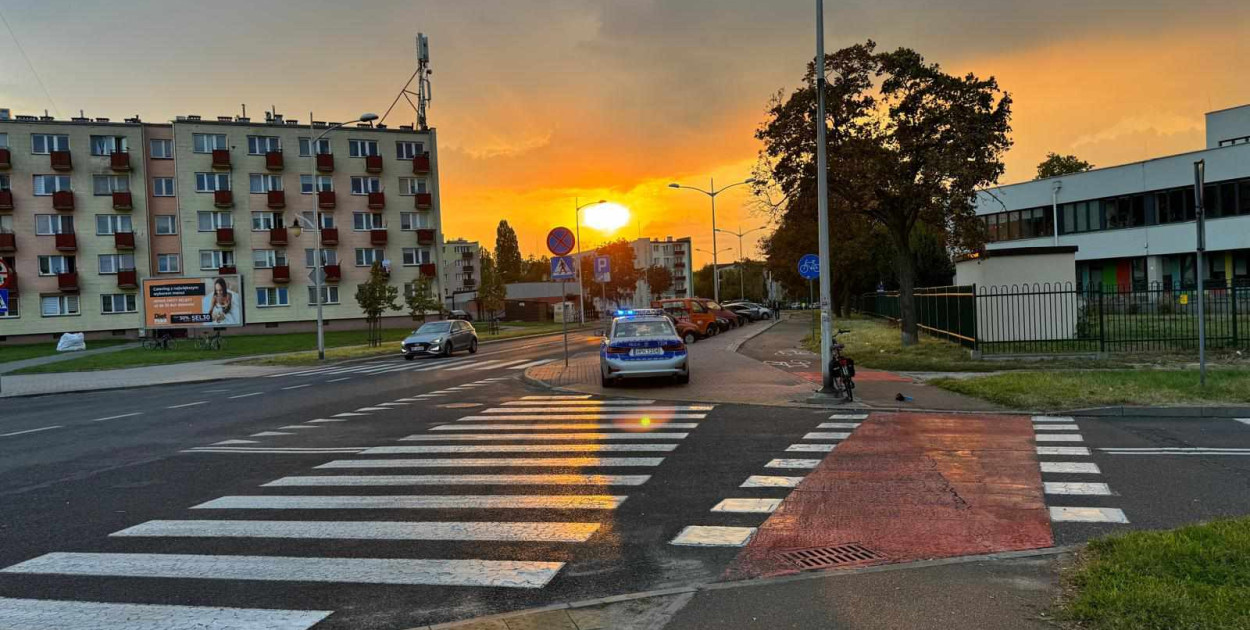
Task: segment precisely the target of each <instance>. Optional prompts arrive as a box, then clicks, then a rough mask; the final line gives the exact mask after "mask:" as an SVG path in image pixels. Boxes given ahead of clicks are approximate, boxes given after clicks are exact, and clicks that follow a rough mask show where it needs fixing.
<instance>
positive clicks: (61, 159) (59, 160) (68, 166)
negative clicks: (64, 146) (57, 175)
mask: <svg viewBox="0 0 1250 630" xmlns="http://www.w3.org/2000/svg"><path fill="white" fill-rule="evenodd" d="M48 159H49V164H50V165H51V166H52V170H54V171H71V170H73V169H74V160H73V159H72V158H71V157H70V155H69V151H53V152H51V153H49V154H48Z"/></svg>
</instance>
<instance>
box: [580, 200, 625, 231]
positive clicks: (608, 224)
mask: <svg viewBox="0 0 1250 630" xmlns="http://www.w3.org/2000/svg"><path fill="white" fill-rule="evenodd" d="M585 212H586V225H587V226H588V227H592V228H594V229H596V230H599V231H600V232H615V231H616V230H619V229H620V228H623V227H625V226H626V225H629V208H626V207H625V206H622V205H621V204H619V203H600V204H595V205H593V206H590V207H589V208H586V210H585Z"/></svg>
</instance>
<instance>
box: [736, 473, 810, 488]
mask: <svg viewBox="0 0 1250 630" xmlns="http://www.w3.org/2000/svg"><path fill="white" fill-rule="evenodd" d="M800 481H803V478H802V477H774V476H771V475H751V476H750V477H747V480H746V481H744V482H742V485H740V486H738V487H739V488H793V487H795V486H797V485H799V482H800Z"/></svg>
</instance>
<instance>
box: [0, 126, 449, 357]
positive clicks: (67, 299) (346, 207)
mask: <svg viewBox="0 0 1250 630" xmlns="http://www.w3.org/2000/svg"><path fill="white" fill-rule="evenodd" d="M309 122H311V124H309ZM335 125H337V123H335V122H329V121H305V122H304V123H303V124H301V123H300V121H298V120H286V119H284V118H283V117H282V116H281V115H274V114H267V115H266V119H265V120H264V121H263V122H253V121H252V120H250V119H248V118H244V117H229V116H222V117H217V118H216V119H212V120H208V119H203V118H201V117H199V116H193V115H189V116H178V117H177V118H176V119H175V120H174V121H172V122H170V123H163V124H150V123H143V122H140V121H139V119H137V118H133V119H127V120H126V121H124V122H121V123H113V122H110V121H108V120H105V119H99V118H96V119H85V118H76V119H72V120H69V121H58V120H53V119H50V118H48V117H34V116H17V117H13V118H12V119H9V120H4V119H0V147H2V148H0V256H3V257H4V259H5V262H6V263H9V264H8V265H7V266H8V267H9V268H10V269H11V270H13V271H15V273H14V274H10V277H9V278H7V279H6V280H5V282H4V284H5V286H7V288H9V290H10V295H15V296H16V298H17V299H15V300H13V302H14V304H13V306H14V307H15V308H11V310H10V312H9V314H8V315H7V316H2V317H3V318H2V319H0V338H4V340H6V341H14V340H20V339H21V338H23V337H29V336H31V335H51V334H59V333H62V332H86V333H89V334H90V335H92V336H99V335H107V334H112V335H132V334H135V333H136V331H137V330H138V329H139V328H140V327H141V326H142V321H143V318H142V313H141V311H142V309H143V300H142V297H141V296H140V295H139V293H140V291H139V289H140V287H141V286H142V280H143V279H144V278H149V277H151V278H161V277H168V278H177V277H208V276H217V275H231V274H238V275H239V276H240V278H241V283H242V287H241V290H240V293H241V299H242V301H243V309H244V322H245V324H246V328H283V329H287V330H300V329H304V328H307V325H308V322H311V321H312V320H314V319H315V317H316V306H317V297H318V296H317V295H315V293H316V291H315V287H314V283H313V281H312V279H311V272H312V271H313V269H314V264H313V263H314V249H315V243H314V239H315V238H316V234H317V232H316V230H314V229H312V228H313V227H314V226H315V225H316V223H315V220H314V217H315V216H319V217H320V222H321V231H320V235H321V245H322V247H323V249H322V258H323V261H324V262H323V264H324V270H325V275H326V282H325V285H324V287H323V291H322V296H321V299H322V300H323V304H324V315H325V317H326V319H327V320H329V321H331V322H334V321H335V320H346V321H349V322H354V321H357V320H360V318H361V312H360V309H359V307H358V306H357V304H356V302H355V299H354V295H355V287H356V285H357V284H358V283H360V282H363V281H365V280H367V279H368V275H369V270H370V267H371V266H372V265H373V263H374V262H377V263H379V264H381V265H382V266H383V268H384V269H385V270H387V272H388V274H389V279H390V282H391V283H392V284H394V285H396V286H398V287H400V288H401V290H405V291H406V290H409V289H410V288H411V286H412V285H413V284H414V283H415V282H417V280H418V279H419V278H422V277H426V278H430V279H431V280H432V281H433V282H434V286H435V290H437V291H439V292H440V294H441V293H442V291H441V288H440V287H439V284H440V274H439V272H438V267H439V259H440V258H441V256H440V253H441V251H442V247H441V240H442V237H441V229H440V225H441V220H440V212H439V199H438V184H437V182H438V157H437V149H436V134H435V131H434V130H433V129H429V130H419V129H413V128H412V127H411V126H400V127H398V128H387V127H385V126H383V125H373V124H366V123H360V124H356V125H353V126H344V127H341V128H337V129H332V128H333V127H334V126H335ZM323 134H324V136H323ZM317 136H322V137H321V138H320V139H319V140H317V141H316V143H315V144H316V146H313V144H314V142H313V141H314V138H315V137H317ZM314 213H316V214H314Z"/></svg>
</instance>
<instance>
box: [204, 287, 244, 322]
mask: <svg viewBox="0 0 1250 630" xmlns="http://www.w3.org/2000/svg"><path fill="white" fill-rule="evenodd" d="M204 301H205V305H204V311H205V312H206V313H208V315H209V319H211V320H212V322H211V323H209V324H206V325H208V326H237V325H238V324H239V307H238V305H237V303H238V301H239V299H238V293H236V292H234V291H231V290H230V289H229V287H228V286H227V285H226V279H225V278H217V279H216V280H214V281H213V293H212V294H211V295H208V296H206V297H205V298H204Z"/></svg>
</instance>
